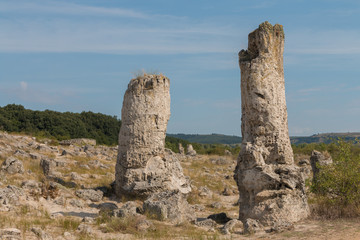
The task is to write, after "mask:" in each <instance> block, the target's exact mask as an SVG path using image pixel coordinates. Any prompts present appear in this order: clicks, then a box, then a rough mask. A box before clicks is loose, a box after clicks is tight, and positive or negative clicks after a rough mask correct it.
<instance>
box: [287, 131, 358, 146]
mask: <svg viewBox="0 0 360 240" xmlns="http://www.w3.org/2000/svg"><path fill="white" fill-rule="evenodd" d="M339 138H343V139H344V140H355V139H360V133H358V132H347V133H321V134H315V135H312V136H309V137H290V140H291V143H292V144H302V143H330V142H332V141H334V140H336V139H339Z"/></svg>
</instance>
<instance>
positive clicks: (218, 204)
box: [210, 202, 223, 209]
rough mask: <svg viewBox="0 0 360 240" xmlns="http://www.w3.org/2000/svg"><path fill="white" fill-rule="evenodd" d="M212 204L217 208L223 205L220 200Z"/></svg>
mask: <svg viewBox="0 0 360 240" xmlns="http://www.w3.org/2000/svg"><path fill="white" fill-rule="evenodd" d="M210 206H211V207H212V208H215V209H219V208H222V207H223V205H222V204H221V203H220V202H213V203H212V204H211V205H210Z"/></svg>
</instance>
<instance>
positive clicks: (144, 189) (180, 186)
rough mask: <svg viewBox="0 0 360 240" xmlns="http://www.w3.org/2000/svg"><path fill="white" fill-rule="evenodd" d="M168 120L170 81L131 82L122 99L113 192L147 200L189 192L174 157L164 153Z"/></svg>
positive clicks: (148, 77) (153, 77)
mask: <svg viewBox="0 0 360 240" xmlns="http://www.w3.org/2000/svg"><path fill="white" fill-rule="evenodd" d="M169 118H170V80H169V79H168V78H166V77H165V76H163V75H147V74H144V76H142V77H138V78H135V79H132V80H131V81H130V83H129V85H128V89H127V90H126V92H125V95H124V101H123V107H122V111H121V119H122V125H121V128H120V133H119V149H118V158H117V164H116V177H115V183H116V184H115V192H116V194H117V195H118V196H121V195H123V194H125V195H132V196H135V197H148V196H150V195H151V194H152V193H155V192H161V191H166V190H179V191H180V192H182V193H188V192H190V185H189V183H188V180H187V179H186V178H185V177H184V175H183V171H182V167H181V165H180V163H179V160H178V159H177V158H176V156H175V155H172V154H169V153H167V152H166V151H165V135H166V128H167V123H168V120H169Z"/></svg>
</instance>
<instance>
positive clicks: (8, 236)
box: [0, 228, 22, 240]
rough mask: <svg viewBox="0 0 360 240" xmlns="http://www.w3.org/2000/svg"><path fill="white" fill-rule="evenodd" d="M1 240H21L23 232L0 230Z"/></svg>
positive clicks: (15, 229)
mask: <svg viewBox="0 0 360 240" xmlns="http://www.w3.org/2000/svg"><path fill="white" fill-rule="evenodd" d="M0 239H4V240H21V239H22V237H21V231H20V230H19V229H17V228H4V229H0Z"/></svg>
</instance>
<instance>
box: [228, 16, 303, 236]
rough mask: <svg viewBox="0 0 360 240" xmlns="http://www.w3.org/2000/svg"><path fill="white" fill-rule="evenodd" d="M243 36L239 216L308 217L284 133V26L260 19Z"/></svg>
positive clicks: (268, 223) (279, 221) (267, 222)
mask: <svg viewBox="0 0 360 240" xmlns="http://www.w3.org/2000/svg"><path fill="white" fill-rule="evenodd" d="M248 40H249V43H248V49H247V50H241V51H240V53H239V65H240V69H241V110H242V118H241V120H242V121H241V131H242V139H243V140H242V146H241V151H240V154H239V157H238V163H237V167H236V170H235V176H234V177H235V180H236V182H237V185H238V189H239V194H240V199H239V202H240V214H239V217H240V219H241V220H242V221H243V222H244V225H245V226H247V225H246V224H245V223H246V222H247V219H249V221H253V220H254V221H257V222H258V223H259V224H258V225H259V226H264V227H265V228H266V227H272V226H274V225H276V226H279V225H284V226H285V225H286V226H287V225H288V224H287V223H290V224H291V223H294V222H296V221H299V220H301V219H303V218H305V217H307V216H308V214H309V207H308V204H307V197H306V195H305V184H304V179H303V177H302V175H301V172H300V170H299V168H298V167H297V166H296V165H295V164H294V159H293V152H292V149H291V144H290V139H289V134H288V123H287V108H286V100H285V82H284V69H283V51H284V32H283V28H282V26H281V25H278V24H276V25H274V26H272V25H271V24H270V23H268V22H264V23H262V24H260V26H259V28H258V29H256V30H255V31H253V32H251V33H250V34H249V38H248ZM250 219H252V220H250ZM245 229H246V227H245ZM250 231H252V230H250Z"/></svg>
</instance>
